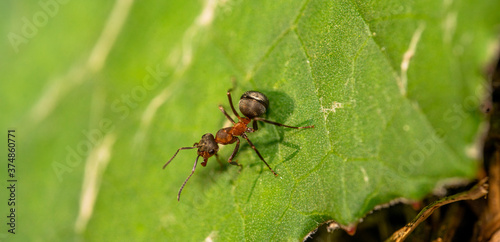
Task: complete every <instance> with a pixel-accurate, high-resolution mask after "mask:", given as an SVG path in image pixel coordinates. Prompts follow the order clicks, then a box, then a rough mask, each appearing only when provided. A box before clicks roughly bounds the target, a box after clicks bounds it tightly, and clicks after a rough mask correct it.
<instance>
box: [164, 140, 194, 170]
mask: <svg viewBox="0 0 500 242" xmlns="http://www.w3.org/2000/svg"><path fill="white" fill-rule="evenodd" d="M196 145H198V144H196ZM196 145H195V146H193V147H182V148H179V149H178V150H177V152H175V154H174V156H172V158H170V160H168V161H167V163H165V165H163V169H165V167H167V165H168V164H169V163H170V162H171V161H172V160H173V159H174V158H175V156H176V155H177V153H179V150H190V149H194V148H196V147H197V146H196Z"/></svg>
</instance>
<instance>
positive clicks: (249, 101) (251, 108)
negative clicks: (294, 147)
mask: <svg viewBox="0 0 500 242" xmlns="http://www.w3.org/2000/svg"><path fill="white" fill-rule="evenodd" d="M227 98H228V99H229V105H230V106H231V110H232V111H233V113H234V115H235V116H236V117H237V118H238V122H235V121H234V120H233V119H232V118H231V116H229V114H227V112H226V110H225V109H224V107H223V106H222V105H219V109H220V111H221V112H222V113H223V114H224V115H225V116H226V118H227V119H228V120H229V121H231V123H233V125H234V126H233V127H227V128H222V129H220V130H219V131H218V132H217V134H216V135H215V142H217V143H219V144H222V145H228V144H233V143H234V142H236V146H235V147H234V151H233V153H232V154H231V156H230V157H229V160H228V162H229V163H230V164H233V165H239V164H238V163H236V162H233V158H234V156H235V155H236V153H238V150H239V148H240V139H239V138H238V137H237V136H241V137H242V138H244V139H246V140H247V142H248V144H249V145H250V147H252V149H253V150H255V153H257V155H258V156H259V158H260V159H261V160H262V161H263V162H264V164H266V166H267V167H268V168H269V170H271V172H273V174H274V175H275V176H278V174H277V173H276V172H275V171H274V170H273V169H272V168H271V167H270V166H269V164H267V162H266V161H265V160H264V158H263V157H262V155H261V154H260V153H259V151H258V150H257V148H256V147H255V145H254V144H253V143H252V141H250V139H248V136H247V133H253V132H255V131H256V130H257V129H258V126H257V121H262V122H265V123H269V124H272V125H276V126H282V127H287V128H292V129H307V128H314V125H311V126H305V127H294V126H288V125H285V124H281V123H277V122H273V121H269V120H266V119H263V118H260V116H262V115H264V114H265V113H266V112H267V109H268V108H269V99H268V98H267V97H266V95H264V94H263V93H261V92H257V91H247V92H245V93H243V95H242V96H241V98H240V101H239V102H238V107H239V109H240V112H241V113H242V114H243V115H244V117H241V116H240V115H239V114H238V112H236V109H234V105H233V100H232V98H231V89H229V90H228V91H227ZM250 122H253V123H252V126H253V128H251V127H248V124H249V123H250Z"/></svg>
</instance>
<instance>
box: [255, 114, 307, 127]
mask: <svg viewBox="0 0 500 242" xmlns="http://www.w3.org/2000/svg"><path fill="white" fill-rule="evenodd" d="M254 120H258V121H262V122H266V123H269V124H273V125H276V126H283V127H287V128H292V129H309V128H314V125H311V126H304V127H294V126H288V125H285V124H280V123H276V122H273V121H269V120H266V119H263V118H259V117H255V118H254Z"/></svg>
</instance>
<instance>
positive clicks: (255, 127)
mask: <svg viewBox="0 0 500 242" xmlns="http://www.w3.org/2000/svg"><path fill="white" fill-rule="evenodd" d="M252 125H253V130H254V131H257V130H258V129H259V126H257V121H255V120H254V121H252Z"/></svg>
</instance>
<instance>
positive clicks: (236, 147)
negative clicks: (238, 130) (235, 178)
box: [227, 137, 243, 172]
mask: <svg viewBox="0 0 500 242" xmlns="http://www.w3.org/2000/svg"><path fill="white" fill-rule="evenodd" d="M235 138H236V146H235V147H234V151H233V153H232V154H231V156H229V159H228V160H227V162H229V164H231V165H235V166H239V167H240V170H239V171H240V172H241V169H243V166H242V165H241V164H240V163H238V162H236V161H233V158H234V156H236V153H238V150H239V149H240V139H238V137H235Z"/></svg>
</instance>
